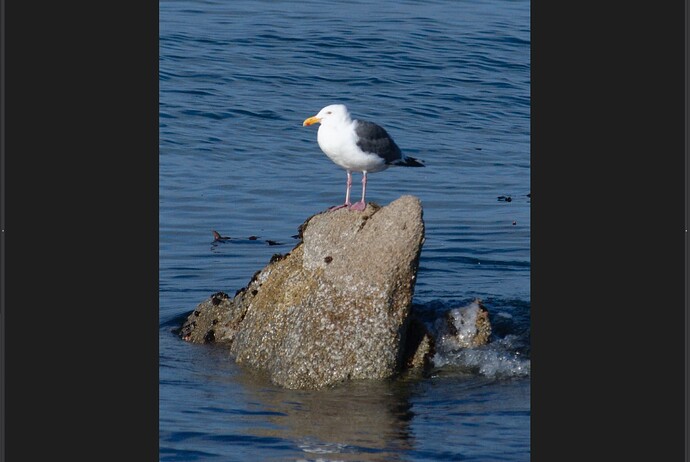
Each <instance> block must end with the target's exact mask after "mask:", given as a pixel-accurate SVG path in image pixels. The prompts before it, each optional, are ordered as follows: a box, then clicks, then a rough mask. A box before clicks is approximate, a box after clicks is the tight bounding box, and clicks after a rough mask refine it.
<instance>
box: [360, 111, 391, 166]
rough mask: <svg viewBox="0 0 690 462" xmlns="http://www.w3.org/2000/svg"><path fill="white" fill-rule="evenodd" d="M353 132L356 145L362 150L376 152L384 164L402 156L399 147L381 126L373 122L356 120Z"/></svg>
mask: <svg viewBox="0 0 690 462" xmlns="http://www.w3.org/2000/svg"><path fill="white" fill-rule="evenodd" d="M355 133H356V134H357V146H359V148H360V149H361V150H362V151H364V152H370V153H372V154H377V155H378V156H379V157H381V158H383V160H385V161H386V164H390V163H392V162H395V161H396V160H400V159H401V158H402V153H401V152H400V148H399V147H398V145H397V144H395V141H393V138H391V137H390V136H389V135H388V133H387V132H386V130H384V129H383V127H381V126H379V125H376V124H375V123H373V122H367V121H365V120H358V121H357V126H356V127H355Z"/></svg>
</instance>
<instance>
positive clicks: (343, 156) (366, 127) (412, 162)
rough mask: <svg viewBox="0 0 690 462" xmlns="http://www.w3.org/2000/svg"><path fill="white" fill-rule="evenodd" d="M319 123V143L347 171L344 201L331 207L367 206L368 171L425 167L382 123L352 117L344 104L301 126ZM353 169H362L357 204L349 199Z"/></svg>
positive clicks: (362, 208) (357, 207) (332, 208)
mask: <svg viewBox="0 0 690 462" xmlns="http://www.w3.org/2000/svg"><path fill="white" fill-rule="evenodd" d="M316 123H320V124H321V125H320V126H319V130H318V133H317V141H318V143H319V147H320V148H321V150H322V151H323V152H324V154H326V155H327V156H328V157H329V158H330V159H331V160H332V161H333V162H335V163H336V164H337V165H339V166H341V167H342V168H344V169H345V171H346V172H347V190H346V192H345V203H344V204H342V205H338V206H334V207H331V208H330V210H337V209H340V208H343V207H347V208H349V209H350V210H358V211H363V210H364V209H365V208H366V206H367V204H366V202H365V196H366V192H367V174H368V173H375V172H381V171H383V170H386V169H387V168H388V167H390V166H392V165H397V166H403V167H424V164H423V163H422V162H421V161H419V160H417V159H415V158H414V157H409V156H406V155H404V154H403V153H402V152H401V151H400V148H399V147H398V145H397V144H395V141H393V138H391V137H390V135H389V134H388V132H386V130H385V129H384V128H383V127H381V126H380V125H377V124H375V123H373V122H367V121H366V120H357V119H352V118H351V116H350V112H349V111H348V110H347V107H346V106H345V105H344V104H331V105H330V106H326V107H324V108H323V109H321V110H320V111H319V113H318V114H316V115H315V116H312V117H309V118H307V119H306V120H305V121H304V122H303V123H302V126H303V127H307V126H309V125H313V124H316ZM352 172H362V199H361V200H360V201H359V202H356V203H354V204H352V203H351V202H350V188H351V187H352Z"/></svg>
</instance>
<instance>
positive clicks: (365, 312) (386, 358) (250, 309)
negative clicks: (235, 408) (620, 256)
mask: <svg viewBox="0 0 690 462" xmlns="http://www.w3.org/2000/svg"><path fill="white" fill-rule="evenodd" d="M300 235H301V237H302V242H300V243H299V244H297V246H295V248H293V249H292V250H291V251H290V252H289V253H287V254H285V255H279V254H276V255H274V257H273V258H271V261H270V263H269V264H268V265H267V266H266V267H265V268H264V269H263V270H261V271H259V272H257V273H256V274H255V275H254V277H253V278H252V279H251V281H250V282H249V284H248V285H247V286H246V287H245V288H243V289H241V290H239V291H238V292H237V294H236V295H235V297H234V298H233V299H232V300H230V299H229V297H227V296H222V295H219V294H215V295H214V296H212V297H211V298H209V299H208V300H206V301H204V302H202V303H201V304H199V305H198V306H197V308H196V310H194V312H193V313H192V314H190V316H189V317H188V319H187V320H186V322H185V323H184V325H183V326H182V328H181V330H180V335H181V336H182V337H183V338H185V339H186V340H189V341H192V342H197V343H209V342H214V343H223V344H226V345H228V346H229V349H230V353H231V354H232V355H233V356H234V357H235V360H236V361H237V362H238V363H239V364H242V365H244V366H246V367H250V368H256V369H262V370H265V371H267V372H268V374H269V376H270V377H271V380H272V381H273V382H274V383H276V384H278V385H282V386H284V387H287V388H321V387H325V386H330V385H334V384H337V383H339V382H342V381H345V380H349V379H381V378H387V377H391V376H393V375H394V374H396V373H398V372H400V371H401V369H402V368H403V367H405V365H406V364H407V363H410V362H411V363H414V364H418V365H419V364H423V362H424V358H425V357H428V353H429V351H426V353H424V352H422V353H419V354H418V355H413V356H412V357H411V358H410V357H408V355H407V353H406V351H405V345H406V340H407V339H406V333H407V328H408V324H409V319H408V316H409V314H410V309H411V305H412V297H413V294H414V285H415V280H416V274H417V268H418V264H419V256H420V252H421V248H422V245H423V242H424V222H423V219H422V207H421V203H420V201H419V199H417V198H416V197H413V196H402V197H400V198H399V199H397V200H395V201H393V202H392V203H390V204H389V205H387V206H385V207H379V206H377V205H375V204H373V203H369V204H368V206H367V208H366V209H365V210H364V211H363V212H356V211H351V210H347V209H344V208H343V209H339V210H335V211H330V212H325V213H320V214H317V215H314V216H313V217H311V218H309V219H308V220H307V221H306V222H305V223H304V224H303V225H302V226H301V227H300ZM223 295H225V294H223ZM422 340H423V336H422V337H421V340H419V341H418V342H416V347H418V348H417V350H418V349H419V347H420V346H421V345H422V344H423V343H424V342H423V341H422ZM408 343H409V342H408ZM426 344H427V347H428V348H430V346H431V343H430V341H429V340H428V339H427V340H426Z"/></svg>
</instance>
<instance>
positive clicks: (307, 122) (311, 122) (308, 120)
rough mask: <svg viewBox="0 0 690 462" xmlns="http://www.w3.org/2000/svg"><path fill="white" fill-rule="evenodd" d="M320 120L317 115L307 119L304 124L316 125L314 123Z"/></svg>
mask: <svg viewBox="0 0 690 462" xmlns="http://www.w3.org/2000/svg"><path fill="white" fill-rule="evenodd" d="M319 122H321V119H319V118H318V117H316V116H314V117H309V118H308V119H307V120H305V121H304V122H302V126H303V127H307V126H309V125H314V124H316V123H319Z"/></svg>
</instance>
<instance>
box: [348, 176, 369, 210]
mask: <svg viewBox="0 0 690 462" xmlns="http://www.w3.org/2000/svg"><path fill="white" fill-rule="evenodd" d="M366 195H367V172H362V199H361V200H360V201H359V202H355V203H354V204H352V205H351V206H350V210H358V211H360V212H361V211H363V210H364V209H365V208H367V203H366V202H365V197H366Z"/></svg>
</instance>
